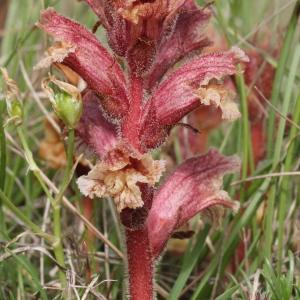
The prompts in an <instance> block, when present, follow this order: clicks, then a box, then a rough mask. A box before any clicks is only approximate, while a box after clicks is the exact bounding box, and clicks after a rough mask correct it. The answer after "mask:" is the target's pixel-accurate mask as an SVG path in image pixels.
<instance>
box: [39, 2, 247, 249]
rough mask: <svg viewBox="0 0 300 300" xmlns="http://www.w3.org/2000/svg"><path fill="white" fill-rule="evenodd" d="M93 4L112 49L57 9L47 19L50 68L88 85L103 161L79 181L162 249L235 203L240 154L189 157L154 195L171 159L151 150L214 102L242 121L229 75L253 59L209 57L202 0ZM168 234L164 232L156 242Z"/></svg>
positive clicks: (83, 127)
mask: <svg viewBox="0 0 300 300" xmlns="http://www.w3.org/2000/svg"><path fill="white" fill-rule="evenodd" d="M86 2H87V3H88V4H89V5H90V6H91V8H92V9H93V10H94V12H95V13H96V15H97V16H98V17H99V19H100V22H101V24H102V25H103V26H104V28H105V29H106V32H107V36H108V42H109V45H110V47H111V50H112V51H113V52H114V53H113V54H112V53H111V51H109V50H108V49H106V48H105V47H103V46H102V45H101V44H100V42H99V41H98V40H97V38H96V37H95V35H93V34H92V33H91V32H90V31H88V30H87V29H86V28H84V27H83V26H82V25H80V24H78V23H76V22H74V21H72V20H70V19H67V18H65V17H63V16H61V15H59V14H58V13H56V12H55V11H54V10H53V9H48V10H46V11H44V12H43V13H42V15H41V19H40V22H39V23H38V26H39V27H40V28H42V29H43V30H44V31H46V32H47V33H48V34H50V35H52V36H53V37H54V38H55V40H56V44H55V46H54V48H53V47H52V49H50V50H49V51H48V52H47V55H46V57H45V58H44V60H43V61H44V62H45V64H46V65H47V64H48V63H49V62H51V63H53V64H57V63H59V64H60V65H61V66H67V67H68V68H70V69H71V70H73V71H74V72H76V73H77V74H78V75H79V76H80V77H81V78H82V79H83V80H84V81H85V83H86V88H85V90H83V91H82V92H81V95H82V101H83V112H82V116H81V119H80V122H79V124H78V125H77V127H76V132H77V136H78V137H80V139H81V140H82V142H84V143H85V144H86V145H87V146H88V147H89V148H90V149H92V150H93V151H94V153H95V154H96V156H97V158H98V162H97V163H96V165H95V166H94V168H93V169H92V170H91V171H90V172H89V173H88V174H87V175H85V176H82V177H80V178H79V179H78V185H79V188H80V190H81V192H82V193H83V194H84V195H85V196H89V197H91V198H93V197H111V198H113V200H114V201H115V203H116V206H117V209H118V210H119V211H120V212H121V220H122V222H123V224H124V225H125V226H127V227H129V228H131V229H132V230H134V229H135V228H136V225H138V228H149V237H150V242H151V244H152V246H151V247H153V249H154V251H155V253H158V252H159V251H161V249H162V245H164V243H165V240H166V239H167V237H169V236H170V235H171V233H172V231H173V230H175V229H176V228H177V227H178V226H180V225H182V224H183V223H184V222H185V221H187V220H188V219H189V218H190V217H192V216H193V215H194V214H196V213H197V212H199V211H202V210H203V209H204V208H208V207H211V206H213V205H224V206H227V207H231V208H232V207H234V205H233V204H232V203H231V202H230V201H229V197H228V195H227V194H226V193H225V192H224V191H222V190H221V183H222V181H221V178H222V176H223V174H225V173H227V172H229V171H231V170H236V169H237V167H238V163H237V159H236V158H225V157H223V156H221V155H220V154H218V152H217V151H215V150H213V151H210V152H209V153H208V154H207V155H206V156H203V157H198V158H195V159H194V160H191V161H187V162H184V163H183V165H181V166H179V167H178V169H177V170H176V171H174V173H173V174H172V175H170V177H169V179H168V180H167V181H166V182H165V183H164V184H163V186H162V187H161V188H160V189H159V191H158V192H157V193H156V194H155V193H154V191H155V184H156V183H158V181H159V179H160V177H161V175H162V173H163V171H164V162H162V161H159V160H153V159H152V158H151V155H150V151H151V150H153V149H155V148H157V147H158V146H160V145H161V144H162V143H164V142H165V141H166V139H167V137H168V135H169V132H170V130H171V129H172V128H173V127H174V126H175V125H176V124H177V123H178V122H179V121H180V120H181V119H182V118H183V117H184V116H185V115H187V114H188V113H190V112H192V111H193V110H195V109H197V108H199V107H208V106H209V107H214V109H220V110H221V111H222V114H223V118H225V119H229V120H234V119H236V118H237V117H238V116H239V112H238V109H237V106H236V104H235V102H234V101H233V95H232V93H230V92H228V91H227V90H226V89H225V88H224V87H223V86H222V80H223V79H224V78H226V77H227V76H230V75H233V74H235V73H236V64H238V63H239V62H243V61H247V57H246V56H245V55H244V53H243V52H242V51H241V50H240V49H238V48H235V47H234V48H232V49H231V50H229V51H226V52H220V53H209V54H203V55H201V54H200V53H201V51H202V50H203V48H204V47H206V46H208V45H210V41H209V40H208V39H207V38H206V37H205V36H204V29H205V27H206V24H207V23H208V20H209V18H210V15H211V13H210V10H209V9H207V8H205V9H200V8H199V7H198V6H197V5H196V4H195V1H193V0H180V1H174V0H169V1H167V0H154V1H132V0H126V1H119V0H115V1H108V0H86ZM41 65H44V63H41ZM208 159H209V160H210V161H211V162H208V161H207V160H208ZM212 164H213V165H212ZM207 168H209V170H210V168H211V169H212V170H213V171H212V173H211V172H210V171H209V170H207ZM207 174H208V177H207V179H206V175H207ZM183 182H184V184H183ZM204 184H205V186H204ZM179 186H180V190H178V188H179ZM153 194H155V195H154V196H153ZM159 207H161V211H159V210H160V208H159ZM165 215H168V216H169V215H170V216H172V217H170V218H166V217H165ZM128 220H129V221H128ZM136 220H138V221H136ZM161 220H163V226H162V228H164V229H160V227H159V225H158V224H160V222H161ZM157 222H158V223H157ZM156 223H157V224H156ZM133 224H134V225H133ZM147 226H149V227H147ZM157 226H158V227H157ZM150 231H151V232H152V233H150ZM162 231H165V235H164V237H163V236H162V238H161V239H160V242H156V241H155V239H157V238H158V237H157V236H159V235H162Z"/></svg>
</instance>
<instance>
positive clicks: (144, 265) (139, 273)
mask: <svg viewBox="0 0 300 300" xmlns="http://www.w3.org/2000/svg"><path fill="white" fill-rule="evenodd" d="M126 245H127V256H128V278H129V295H130V300H153V297H154V292H153V270H154V267H153V258H152V254H151V250H150V247H149V239H148V232H147V230H146V229H140V230H129V229H126Z"/></svg>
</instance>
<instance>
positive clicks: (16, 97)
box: [1, 68, 23, 126]
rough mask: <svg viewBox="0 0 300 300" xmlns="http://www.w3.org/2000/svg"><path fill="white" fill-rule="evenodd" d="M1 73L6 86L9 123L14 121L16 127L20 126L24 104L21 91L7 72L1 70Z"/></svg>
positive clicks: (3, 69)
mask: <svg viewBox="0 0 300 300" xmlns="http://www.w3.org/2000/svg"><path fill="white" fill-rule="evenodd" d="M1 72H2V77H3V79H4V83H5V84H6V89H5V99H6V108H7V113H8V115H9V118H10V119H9V120H8V121H12V122H13V123H14V124H15V125H16V126H19V125H20V124H22V121H23V104H22V102H21V100H20V98H21V97H20V91H19V88H18V86H17V83H16V82H15V81H14V80H13V79H12V78H10V77H9V75H8V72H7V70H6V69H5V68H1Z"/></svg>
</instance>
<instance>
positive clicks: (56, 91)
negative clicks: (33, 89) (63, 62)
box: [42, 76, 83, 128]
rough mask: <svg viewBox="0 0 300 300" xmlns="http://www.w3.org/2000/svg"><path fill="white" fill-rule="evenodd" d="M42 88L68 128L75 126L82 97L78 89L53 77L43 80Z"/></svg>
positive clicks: (80, 108) (79, 113)
mask: <svg viewBox="0 0 300 300" xmlns="http://www.w3.org/2000/svg"><path fill="white" fill-rule="evenodd" d="M42 87H43V89H44V90H45V91H46V93H47V94H48V96H49V99H50V101H51V103H52V106H53V109H54V111H55V113H56V115H57V116H58V117H59V118H60V119H61V120H62V121H63V122H64V123H65V125H66V126H68V127H69V128H75V127H76V125H77V123H78V122H79V120H80V117H81V114H82V109H83V105H82V99H81V94H80V92H79V90H78V89H77V88H76V87H75V86H73V85H71V84H69V83H66V82H63V81H59V80H57V79H55V77H53V76H51V77H50V78H48V79H46V80H44V81H43V84H42Z"/></svg>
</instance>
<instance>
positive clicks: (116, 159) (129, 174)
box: [77, 148, 164, 212]
mask: <svg viewBox="0 0 300 300" xmlns="http://www.w3.org/2000/svg"><path fill="white" fill-rule="evenodd" d="M163 171H164V162H163V161H159V160H156V161H155V160H153V159H152V157H151V156H150V155H149V154H144V155H142V156H140V157H135V158H134V157H133V156H132V155H130V154H129V152H128V151H127V150H126V149H125V148H124V149H122V148H114V149H113V150H111V151H110V152H108V153H107V154H106V156H105V157H104V158H103V160H101V161H100V162H98V164H97V165H96V166H95V167H94V168H93V169H92V170H91V171H90V172H89V173H88V175H87V176H82V177H80V178H79V179H78V181H77V183H78V187H79V189H80V191H81V193H82V194H83V195H85V196H88V197H90V198H92V199H93V198H94V197H95V196H96V197H99V198H102V197H103V198H109V197H111V198H113V199H114V201H115V204H116V206H117V209H118V211H119V212H121V211H122V210H123V209H124V208H126V207H128V208H133V209H136V208H138V207H142V206H143V205H144V202H143V199H142V193H141V191H140V188H139V186H138V184H139V183H145V184H148V185H150V186H154V184H155V183H156V182H158V180H159V179H160V177H161V175H162V173H163Z"/></svg>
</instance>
